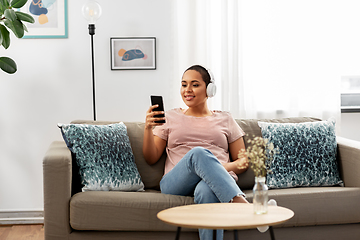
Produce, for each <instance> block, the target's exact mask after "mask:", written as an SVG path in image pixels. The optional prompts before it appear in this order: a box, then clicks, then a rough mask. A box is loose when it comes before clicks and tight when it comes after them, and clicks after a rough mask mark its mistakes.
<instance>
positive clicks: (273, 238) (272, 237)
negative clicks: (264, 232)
mask: <svg viewBox="0 0 360 240" xmlns="http://www.w3.org/2000/svg"><path fill="white" fill-rule="evenodd" d="M269 230H270V236H271V240H275V235H274V229H273V228H272V226H270V227H269Z"/></svg>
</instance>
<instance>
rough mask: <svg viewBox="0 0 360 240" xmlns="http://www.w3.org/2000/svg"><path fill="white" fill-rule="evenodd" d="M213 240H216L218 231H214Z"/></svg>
mask: <svg viewBox="0 0 360 240" xmlns="http://www.w3.org/2000/svg"><path fill="white" fill-rule="evenodd" d="M213 240H216V230H215V229H214V230H213Z"/></svg>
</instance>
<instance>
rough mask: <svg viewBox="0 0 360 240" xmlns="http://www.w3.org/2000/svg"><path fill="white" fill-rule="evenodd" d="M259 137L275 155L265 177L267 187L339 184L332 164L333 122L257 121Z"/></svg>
mask: <svg viewBox="0 0 360 240" xmlns="http://www.w3.org/2000/svg"><path fill="white" fill-rule="evenodd" d="M259 126H260V128H261V133H262V135H263V138H266V139H269V141H270V142H272V143H273V144H274V146H275V147H278V149H279V152H278V154H276V155H275V156H274V159H273V162H272V163H271V166H270V170H271V172H270V173H268V174H267V176H266V182H267V185H268V186H269V187H270V188H289V187H300V186H333V185H342V181H341V179H340V177H339V171H338V167H337V162H336V151H337V144H336V134H335V120H332V119H330V120H329V121H318V122H305V123H267V122H259Z"/></svg>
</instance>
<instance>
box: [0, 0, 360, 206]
mask: <svg viewBox="0 0 360 240" xmlns="http://www.w3.org/2000/svg"><path fill="white" fill-rule="evenodd" d="M68 2H69V3H68V5H69V6H68V13H69V38H68V39H15V38H14V37H13V35H12V43H11V46H10V48H9V49H8V50H6V51H4V50H3V49H2V48H0V49H1V50H0V55H1V56H3V55H7V56H10V57H12V58H13V59H14V60H16V62H17V64H18V72H17V73H16V74H15V75H7V74H5V73H3V72H0V211H2V210H14V209H15V210H29V209H41V208H43V193H42V158H43V156H44V153H45V151H46V149H47V148H48V146H49V144H50V143H51V142H52V141H53V140H61V135H60V131H59V129H58V128H57V126H56V124H57V123H58V122H63V123H68V122H70V121H72V120H75V119H92V89H91V59H90V36H89V35H88V29H87V23H86V22H85V20H84V19H83V17H82V16H81V6H82V5H83V4H84V3H85V2H86V1H85V0H76V1H75V0H68ZM98 2H99V3H100V4H101V5H102V7H103V16H102V17H101V18H100V20H99V21H98V23H97V24H96V35H95V57H96V59H95V61H96V64H95V67H96V75H97V77H96V82H97V83H96V86H97V118H98V119H99V120H120V121H143V119H144V115H145V111H146V110H147V108H148V106H149V95H150V94H159V95H163V96H164V98H165V100H166V99H169V98H171V97H172V94H171V92H170V90H169V89H172V88H171V85H170V82H171V81H175V80H176V79H178V78H179V76H173V75H172V71H171V67H172V66H171V62H172V44H171V42H172V40H173V39H172V33H171V21H172V3H173V1H169V0H151V1H148V0H132V1H128V0H118V1H105V0H98ZM110 2H111V4H110ZM242 5H243V13H242V14H243V20H244V21H243V24H244V33H243V37H244V45H243V46H242V47H243V48H244V50H245V51H244V58H243V63H244V68H243V69H244V74H245V75H244V77H247V76H250V77H251V76H254V75H253V72H254V73H256V74H259V72H261V73H262V74H263V76H264V77H267V76H268V75H269V74H273V73H276V71H274V69H271V68H269V66H268V65H267V62H266V61H257V59H256V57H257V56H259V54H260V53H261V54H264V55H265V56H267V57H269V58H270V57H271V59H273V57H274V56H273V55H275V58H274V59H275V61H276V63H278V64H279V66H277V68H278V69H280V70H281V71H282V70H285V71H287V72H285V73H283V75H286V76H288V77H289V78H291V77H293V76H296V75H298V74H302V76H303V77H312V76H313V75H314V74H315V75H316V76H317V78H316V79H317V80H318V81H324V84H326V78H321V77H318V76H321V72H323V73H324V76H326V77H331V78H338V79H339V81H340V77H341V76H342V75H345V76H348V75H360V73H359V71H360V69H359V66H360V58H358V56H359V55H360V45H359V42H360V37H359V34H358V32H359V31H358V29H359V27H360V26H359V25H360V15H359V14H358V9H360V3H359V2H358V1H357V0H346V1H341V0H332V1H324V0H321V1H320V0H316V1H314V0H306V1H288V0H282V1H281V0H278V1H275V0H274V1H268V0H262V1H260V0H256V1H242ZM309 9H310V12H309ZM301 13H304V14H301ZM309 13H310V14H309ZM294 14H295V15H294ZM184 16H186V15H185V13H184ZM324 16H325V20H324ZM295 18H298V19H297V21H298V24H299V25H304V31H303V32H301V33H302V34H308V36H307V39H309V40H308V43H309V44H308V49H305V50H306V51H307V52H308V53H309V54H304V53H303V52H300V53H302V54H299V58H300V59H298V60H297V61H296V64H299V63H301V62H304V63H306V64H305V65H304V66H307V67H306V68H305V67H302V65H300V66H298V65H297V66H293V65H291V63H290V62H288V61H287V58H285V57H286V56H289V55H288V54H287V50H286V49H289V47H290V45H291V42H288V43H287V44H288V45H286V46H283V45H282V44H284V43H286V41H272V42H269V45H267V46H266V47H264V46H259V45H257V40H258V39H257V38H260V37H267V38H269V41H270V39H273V40H274V39H275V40H276V39H281V38H282V37H286V38H290V39H296V38H295V37H294V36H289V35H288V34H287V32H282V31H278V30H279V29H277V27H278V26H279V25H278V24H280V23H282V22H284V23H285V22H287V21H289V19H292V20H294V19H295ZM267 21H270V22H268V23H267V24H269V25H270V26H271V27H272V28H271V29H266V27H265V28H264V26H263V24H264V23H265V22H267ZM328 21H330V23H329V22H328ZM271 24H272V25H271ZM321 24H325V26H326V35H321V34H317V29H318V30H319V31H321V26H322V25H321ZM269 25H268V26H269ZM316 25H317V26H318V27H316ZM314 26H315V27H314ZM332 26H333V27H334V31H333V32H332V30H331V28H332ZM290 27H291V25H290ZM306 28H309V29H310V30H311V31H310V32H309V33H307V31H305V30H306ZM274 30H275V31H274ZM261 31H262V33H261ZM264 31H266V32H265V33H266V34H265V35H264ZM290 32H291V31H290ZM124 36H154V37H156V40H157V70H137V71H136V70H135V71H111V70H110V54H109V53H110V37H124ZM314 36H316V38H314ZM312 38H314V39H312ZM312 41H313V42H314V43H317V44H320V45H321V44H322V41H323V42H324V44H325V45H324V46H325V47H322V48H321V52H320V53H319V52H317V47H316V44H314V45H312V44H311V42H312ZM295 50H296V48H295ZM314 52H317V54H316V57H317V60H318V61H314V59H313V54H312V53H314ZM184 54H187V53H184ZM272 54H273V55H272ZM292 58H293V59H296V56H295V57H294V56H292ZM308 61H311V62H310V63H308ZM284 63H286V65H287V66H290V68H288V69H287V68H283V67H282V64H284ZM272 64H274V62H273V63H272ZM317 64H319V66H320V67H318V66H317ZM327 65H328V66H327ZM272 66H276V65H272ZM293 69H302V70H303V72H301V71H296V72H294V70H293ZM318 69H320V71H319V70H318ZM280 70H279V71H280ZM319 92H321V89H320V90H319ZM165 107H166V108H168V109H169V108H172V107H175V106H169V105H166V104H165ZM352 116H354V115H346V119H342V124H341V130H342V132H343V133H344V135H348V136H349V137H351V138H356V137H358V136H360V129H359V127H358V119H359V117H358V115H356V116H355V117H352ZM344 123H346V125H345V124H344ZM350 133H351V134H350ZM358 140H360V139H359V137H358Z"/></svg>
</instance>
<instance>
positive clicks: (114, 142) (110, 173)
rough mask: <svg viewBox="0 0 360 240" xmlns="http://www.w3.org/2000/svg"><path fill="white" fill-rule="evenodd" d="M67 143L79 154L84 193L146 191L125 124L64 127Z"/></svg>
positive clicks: (66, 125) (63, 132)
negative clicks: (92, 191)
mask: <svg viewBox="0 0 360 240" xmlns="http://www.w3.org/2000/svg"><path fill="white" fill-rule="evenodd" d="M59 127H60V128H61V132H62V134H63V137H64V140H65V142H66V144H67V146H68V147H69V149H70V150H71V152H73V153H74V154H75V159H76V162H77V165H78V166H79V172H80V176H81V180H82V184H84V187H83V191H88V190H120V191H142V190H143V189H144V184H143V183H142V181H141V178H140V174H139V172H138V170H137V167H136V164H135V161H134V155H133V153H132V149H131V146H130V142H129V137H128V135H127V131H126V126H125V124H124V123H117V124H110V125H101V126H95V125H88V124H62V125H59Z"/></svg>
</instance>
